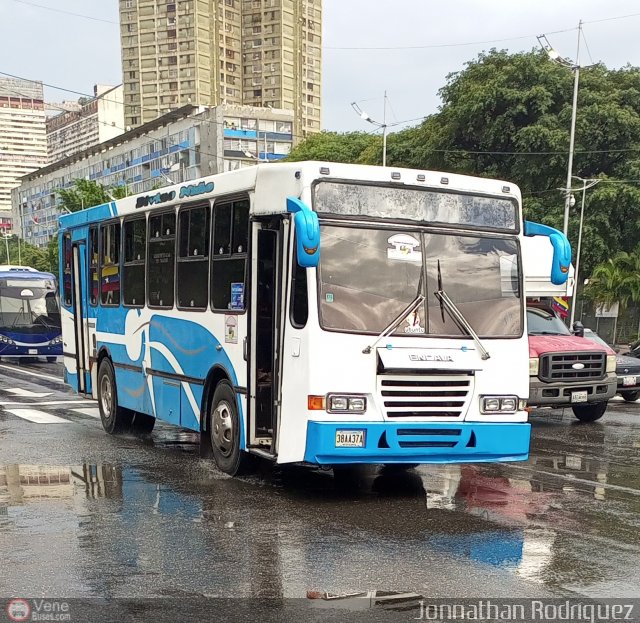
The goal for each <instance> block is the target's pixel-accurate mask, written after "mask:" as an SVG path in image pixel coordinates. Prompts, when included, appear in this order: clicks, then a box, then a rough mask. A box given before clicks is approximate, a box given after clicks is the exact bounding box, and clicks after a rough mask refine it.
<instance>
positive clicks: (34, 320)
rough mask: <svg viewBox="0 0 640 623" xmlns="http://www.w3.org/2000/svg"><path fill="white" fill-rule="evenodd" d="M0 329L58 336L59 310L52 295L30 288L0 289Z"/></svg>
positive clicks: (54, 295) (54, 296) (47, 290)
mask: <svg viewBox="0 0 640 623" xmlns="http://www.w3.org/2000/svg"><path fill="white" fill-rule="evenodd" d="M0 328H2V329H18V328H19V329H20V331H25V330H26V331H27V332H29V333H46V332H49V331H57V332H58V333H59V332H60V308H59V306H58V300H57V296H56V293H55V291H53V290H51V289H50V288H44V287H33V286H31V285H30V286H29V287H22V286H17V287H16V286H0Z"/></svg>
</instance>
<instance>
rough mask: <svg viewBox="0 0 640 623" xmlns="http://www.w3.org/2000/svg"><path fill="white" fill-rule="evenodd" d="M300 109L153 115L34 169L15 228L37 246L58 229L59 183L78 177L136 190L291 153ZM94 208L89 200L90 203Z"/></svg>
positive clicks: (17, 202)
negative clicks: (142, 123) (105, 139)
mask: <svg viewBox="0 0 640 623" xmlns="http://www.w3.org/2000/svg"><path fill="white" fill-rule="evenodd" d="M293 142H294V137H293V113H292V112H291V111H286V110H275V109H269V108H255V107H250V106H230V105H229V106H217V107H214V108H204V107H197V106H191V105H187V106H183V107H182V108H179V109H177V110H175V111H173V112H171V113H168V114H166V115H164V116H162V117H160V118H158V119H156V120H154V121H151V122H149V123H147V124H145V125H142V126H140V127H138V128H135V129H133V130H130V131H129V132H126V133H124V134H121V135H119V136H117V137H115V138H112V139H110V140H108V141H106V142H103V143H100V144H98V145H94V146H92V147H90V148H88V149H85V150H84V151H82V152H78V153H76V154H74V155H72V156H69V157H67V158H65V159H63V160H60V161H58V162H55V163H52V164H50V165H48V166H46V167H43V168H41V169H39V170H37V171H34V172H32V173H30V174H28V175H26V176H25V177H23V178H22V180H21V185H20V186H19V187H18V188H15V189H14V191H13V219H14V223H15V230H16V233H17V234H18V235H19V236H20V237H21V238H24V239H25V240H27V242H30V243H31V244H34V245H37V246H41V247H42V246H46V245H47V243H48V242H49V239H50V238H51V236H54V235H56V234H57V230H58V216H59V215H60V214H61V213H62V208H61V205H60V198H59V195H58V193H57V191H58V190H59V189H62V188H70V187H72V186H73V184H74V181H75V180H76V179H88V180H93V181H96V182H98V183H100V184H102V185H103V186H105V187H106V188H109V187H115V186H123V185H126V187H127V191H128V193H129V194H136V193H141V192H147V191H150V190H152V189H155V188H160V187H162V186H166V185H167V184H169V183H180V182H185V181H189V180H195V179H198V178H201V177H204V176H207V175H213V174H215V173H221V172H223V171H231V170H235V169H238V168H241V167H245V166H253V165H255V164H256V163H258V162H273V161H277V160H280V159H282V158H284V157H286V156H287V154H288V153H289V152H290V151H291V148H292V146H293ZM87 207H89V206H87Z"/></svg>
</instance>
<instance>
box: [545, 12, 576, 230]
mask: <svg viewBox="0 0 640 623" xmlns="http://www.w3.org/2000/svg"><path fill="white" fill-rule="evenodd" d="M581 38H582V20H580V22H579V24H578V50H577V52H576V62H575V63H573V62H571V61H570V60H569V59H566V58H562V57H561V56H560V54H558V52H556V50H554V49H553V47H552V46H551V44H550V43H549V41H548V39H547V37H546V35H540V36H539V37H538V42H539V43H540V45H541V46H542V49H543V50H544V51H545V52H546V53H547V55H548V56H549V58H550V59H551V60H552V61H554V62H555V63H558V64H559V65H562V66H563V67H568V68H569V69H571V70H572V71H573V73H574V81H573V104H572V106H571V134H570V138H569V163H568V166H567V185H566V188H565V196H564V222H563V229H562V230H563V232H564V235H565V236H566V235H567V232H568V230H569V208H570V207H571V206H570V204H569V202H570V200H571V178H572V177H573V153H574V148H575V138H576V113H577V111H578V85H579V84H580V40H581Z"/></svg>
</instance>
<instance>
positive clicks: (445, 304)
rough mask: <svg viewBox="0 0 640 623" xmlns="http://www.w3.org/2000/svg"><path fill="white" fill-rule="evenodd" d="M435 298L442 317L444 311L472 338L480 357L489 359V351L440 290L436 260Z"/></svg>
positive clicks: (440, 280) (455, 306)
mask: <svg viewBox="0 0 640 623" xmlns="http://www.w3.org/2000/svg"><path fill="white" fill-rule="evenodd" d="M435 295H436V297H438V300H439V301H440V310H441V312H442V315H443V316H444V310H445V309H446V310H447V313H448V314H449V315H450V316H451V319H452V320H453V321H454V322H455V323H456V324H457V325H458V327H459V328H460V329H462V330H464V331H466V332H467V334H468V335H470V336H471V337H472V338H473V341H474V342H475V343H476V344H477V346H478V350H479V351H480V357H481V359H482V360H483V361H484V360H486V359H489V357H491V355H490V354H489V351H488V350H487V349H486V348H485V347H484V344H483V343H482V342H481V341H480V338H479V337H478V334H477V333H476V332H475V331H474V330H473V327H472V326H471V323H470V322H469V321H468V320H467V319H466V318H465V317H464V315H463V314H462V312H461V311H460V310H459V309H458V306H457V305H456V304H455V303H454V302H453V301H452V300H451V299H450V298H449V295H448V294H447V293H446V292H445V291H444V289H443V288H442V273H441V272H440V260H438V291H437V292H436V293H435Z"/></svg>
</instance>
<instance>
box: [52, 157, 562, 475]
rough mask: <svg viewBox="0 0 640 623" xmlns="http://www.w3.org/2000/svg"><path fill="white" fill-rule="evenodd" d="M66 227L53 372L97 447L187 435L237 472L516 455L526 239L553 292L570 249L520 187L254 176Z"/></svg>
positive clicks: (311, 169) (388, 175) (427, 176)
mask: <svg viewBox="0 0 640 623" xmlns="http://www.w3.org/2000/svg"><path fill="white" fill-rule="evenodd" d="M60 226H61V231H60V241H61V245H60V246H61V259H62V261H61V275H60V279H61V282H62V292H63V295H62V330H63V337H64V365H65V377H66V380H67V382H68V383H69V384H70V385H71V386H72V387H73V388H74V389H75V390H77V391H78V392H80V393H82V394H85V395H87V396H93V397H94V398H95V399H97V400H98V403H99V408H100V413H101V418H102V423H103V425H104V428H105V429H106V430H107V432H109V433H116V432H120V431H125V430H132V429H133V430H134V431H137V432H148V431H150V430H151V429H152V428H153V426H154V423H155V420H156V419H160V420H162V421H164V422H170V423H172V424H175V425H178V426H181V427H184V428H187V429H190V430H194V431H198V432H200V433H201V439H203V441H207V443H208V441H209V440H210V442H211V447H212V450H213V456H214V458H215V461H216V463H217V465H218V467H219V468H220V469H221V470H223V471H225V472H227V473H230V474H235V473H237V472H238V471H240V470H242V469H244V468H245V467H246V465H247V464H248V461H249V459H250V458H251V457H252V455H257V456H261V457H268V458H270V459H272V460H274V461H276V462H277V463H292V462H307V463H312V464H322V465H344V464H352V463H370V464H396V465H408V464H416V463H446V462H466V461H473V462H477V461H497V460H510V461H517V460H525V459H526V458H527V456H528V451H529V439H530V425H529V424H528V423H527V412H526V410H525V407H526V398H527V396H528V391H529V369H528V366H529V356H528V345H527V331H526V317H525V313H524V304H525V293H524V292H523V279H522V268H521V267H522V260H521V251H520V240H521V237H522V236H523V235H538V234H540V235H548V236H550V238H551V240H552V243H553V245H554V249H555V250H556V258H555V266H554V270H556V273H557V274H555V276H554V278H555V279H559V280H562V279H563V278H564V279H566V270H567V267H568V265H569V262H570V247H569V245H568V242H567V241H566V238H565V237H564V236H563V235H562V234H560V233H558V232H556V231H555V230H550V229H548V228H544V227H542V226H537V225H535V224H531V223H526V224H524V225H523V221H522V215H521V198H520V192H519V190H518V188H517V187H516V186H514V185H513V184H507V183H504V182H499V181H495V180H488V179H480V178H473V177H466V176H460V175H449V174H442V173H434V172H429V171H417V170H407V169H395V168H382V167H369V166H359V165H346V164H333V163H332V164H329V163H318V162H305V163H281V164H265V165H259V166H255V167H251V168H247V169H243V170H239V171H234V172H229V173H224V174H221V175H217V176H213V177H208V178H205V179H203V180H201V181H196V182H193V183H184V184H178V185H175V186H168V187H166V188H162V189H161V190H159V191H157V192H156V191H152V192H150V193H148V194H143V195H136V196H132V197H127V198H125V199H120V200H118V201H114V202H112V203H108V204H105V205H100V206H96V207H94V208H90V209H87V210H84V211H81V212H77V213H74V214H69V215H64V216H62V217H61V218H60ZM563 271H564V272H563Z"/></svg>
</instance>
